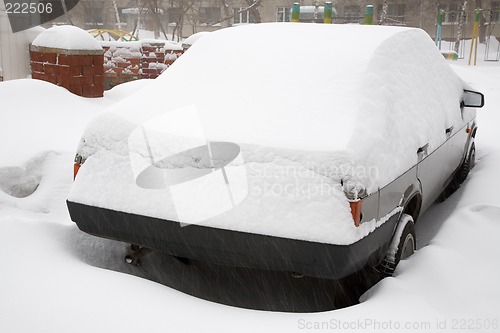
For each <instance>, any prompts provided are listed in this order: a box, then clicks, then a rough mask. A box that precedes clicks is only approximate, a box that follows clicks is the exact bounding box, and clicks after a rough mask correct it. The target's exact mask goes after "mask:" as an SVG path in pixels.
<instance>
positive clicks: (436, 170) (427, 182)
mask: <svg viewBox="0 0 500 333" xmlns="http://www.w3.org/2000/svg"><path fill="white" fill-rule="evenodd" d="M457 111H458V110H457ZM458 112H460V111H458ZM457 127H458V128H457ZM445 135H446V139H445V141H444V142H443V143H442V144H441V145H440V146H439V147H438V148H437V149H435V150H434V151H432V152H428V144H426V145H424V146H422V147H420V148H419V149H418V151H417V152H416V153H417V155H418V160H419V163H418V165H417V177H418V179H419V181H420V183H421V186H422V209H423V210H424V211H425V210H426V209H427V208H429V206H430V205H432V203H433V202H434V201H435V200H436V199H437V197H438V196H439V195H440V194H441V193H442V192H443V190H444V189H445V187H446V185H448V183H449V182H450V180H451V177H452V176H453V174H454V172H455V170H456V169H457V168H458V167H459V166H460V164H461V162H462V157H463V156H464V155H463V154H464V149H465V146H466V141H467V133H466V123H465V122H463V121H462V122H459V124H458V126H457V125H455V126H449V127H448V128H446V129H445Z"/></svg>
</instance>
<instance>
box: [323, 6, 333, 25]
mask: <svg viewBox="0 0 500 333" xmlns="http://www.w3.org/2000/svg"><path fill="white" fill-rule="evenodd" d="M332 14H333V6H332V3H331V2H325V10H324V12H323V23H325V24H332V16H333V15H332Z"/></svg>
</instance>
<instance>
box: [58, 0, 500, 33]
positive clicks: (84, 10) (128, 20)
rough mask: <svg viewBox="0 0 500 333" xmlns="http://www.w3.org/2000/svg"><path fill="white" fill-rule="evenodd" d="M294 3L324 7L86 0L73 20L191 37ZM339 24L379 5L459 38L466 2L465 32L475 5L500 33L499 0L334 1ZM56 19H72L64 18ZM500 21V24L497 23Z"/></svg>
mask: <svg viewBox="0 0 500 333" xmlns="http://www.w3.org/2000/svg"><path fill="white" fill-rule="evenodd" d="M294 2H299V3H300V4H301V6H323V2H322V1H315V0H299V1H296V0H114V1H109V0H81V1H80V3H79V5H78V6H77V7H75V8H74V9H73V10H72V11H71V12H70V13H69V15H68V16H69V17H70V18H71V20H72V21H73V22H72V23H73V24H75V25H77V26H80V27H82V28H84V29H93V28H102V29H120V30H125V31H128V32H134V33H137V31H138V30H139V29H140V30H148V31H153V32H154V33H155V36H156V37H160V36H161V35H164V36H166V37H167V38H168V39H178V38H186V37H188V36H190V35H191V34H193V33H196V32H200V31H214V30H217V29H221V28H223V27H228V26H232V25H238V24H248V23H259V22H287V21H290V12H291V7H292V4H293V3H294ZM332 3H333V7H334V9H335V11H336V14H335V17H334V23H340V24H347V23H361V22H362V21H363V17H364V11H365V8H366V6H368V5H373V7H374V13H375V14H374V24H384V25H398V26H408V27H418V28H422V29H424V30H425V31H427V32H428V33H429V35H430V36H431V37H433V38H434V37H435V34H436V23H437V17H438V13H439V11H440V10H443V11H444V14H443V29H442V31H443V32H442V38H443V39H444V40H454V39H456V38H457V33H458V26H459V22H460V21H461V15H462V12H463V11H462V7H463V5H464V3H466V4H467V7H466V12H465V16H464V20H465V22H466V24H465V36H466V37H467V36H468V37H469V38H470V35H471V33H472V27H473V21H474V9H476V8H481V9H483V11H482V12H481V21H480V33H481V36H480V37H481V39H484V37H485V36H488V35H492V36H495V37H497V38H498V37H500V1H499V0H496V1H495V0H469V1H464V0H438V1H430V0H385V1H384V0H371V1H368V0H333V1H332ZM56 23H68V22H67V17H66V16H64V17H61V18H59V19H58V22H56ZM497 25H498V27H497Z"/></svg>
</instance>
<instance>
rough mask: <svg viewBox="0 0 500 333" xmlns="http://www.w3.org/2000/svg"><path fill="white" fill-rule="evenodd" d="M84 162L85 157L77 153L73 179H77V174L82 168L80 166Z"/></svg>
mask: <svg viewBox="0 0 500 333" xmlns="http://www.w3.org/2000/svg"><path fill="white" fill-rule="evenodd" d="M83 162H84V161H83V158H82V157H81V156H80V155H79V154H76V156H75V164H74V166H73V180H75V178H76V175H77V173H78V171H79V170H80V167H81V166H82V164H83Z"/></svg>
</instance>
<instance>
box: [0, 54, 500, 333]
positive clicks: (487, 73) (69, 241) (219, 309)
mask: <svg viewBox="0 0 500 333" xmlns="http://www.w3.org/2000/svg"><path fill="white" fill-rule="evenodd" d="M181 58H182V57H181ZM454 63H455V66H454V69H455V70H456V71H457V72H459V73H460V74H461V76H462V77H463V78H464V79H465V81H467V82H469V83H472V84H474V86H475V87H477V89H479V90H481V91H482V92H484V93H485V97H486V105H485V107H484V108H483V109H481V110H480V111H479V112H478V116H477V117H478V121H479V131H478V135H477V140H476V147H477V156H478V161H477V164H476V167H475V168H474V169H473V170H472V172H471V174H470V176H469V177H470V178H468V180H467V181H466V182H465V183H464V185H463V186H462V188H461V189H460V190H459V191H458V192H457V193H455V194H454V195H453V196H452V197H451V198H449V199H448V201H446V202H445V203H442V204H439V205H435V206H433V207H432V208H431V210H430V211H429V212H428V213H427V214H426V215H425V216H424V217H423V219H421V220H420V221H419V223H418V224H417V238H418V237H419V233H421V234H423V235H424V236H425V237H422V238H420V239H419V242H423V244H425V245H427V246H425V247H423V248H421V249H420V250H419V251H418V252H417V253H416V254H415V255H414V256H412V257H411V258H410V259H409V260H407V261H404V262H401V263H400V265H399V266H398V268H397V270H396V275H395V277H393V278H387V279H384V280H382V281H381V282H380V283H378V284H377V285H376V286H375V287H373V288H372V289H371V290H369V292H367V293H366V294H365V295H364V296H363V297H362V302H361V304H359V305H356V306H353V307H350V308H345V309H342V310H335V311H326V312H322V313H308V314H289V313H279V312H264V311H253V310H245V309H239V308H233V307H228V306H223V305H219V304H216V303H213V302H207V301H203V300H200V299H197V298H195V297H192V296H189V295H185V294H183V293H181V292H178V291H175V290H173V289H171V288H169V287H166V286H163V285H160V284H158V283H155V282H151V281H148V280H144V279H141V278H138V277H136V276H131V275H127V274H123V273H120V272H116V271H110V270H106V269H101V268H97V267H95V266H92V265H90V264H89V263H88V262H93V263H94V264H96V263H97V265H101V266H104V267H113V263H115V264H114V265H115V266H116V265H118V264H116V263H117V262H120V261H123V257H122V256H123V253H124V251H125V250H124V248H125V245H123V244H121V243H118V242H111V241H103V240H101V239H99V238H96V237H92V236H88V235H85V234H83V233H82V232H81V231H79V230H78V228H77V227H76V225H75V224H74V223H73V222H71V221H70V219H69V216H68V214H67V211H66V206H65V199H66V198H67V196H68V194H69V191H70V188H71V186H72V179H71V178H72V160H73V156H74V142H76V141H78V139H79V137H80V134H81V130H82V128H81V127H80V128H79V129H77V130H75V131H66V129H68V128H72V127H73V126H84V125H85V123H88V122H89V121H90V119H91V118H92V117H93V116H94V114H95V112H93V111H92V110H94V108H95V109H96V110H97V108H100V107H99V106H98V105H100V103H103V104H106V103H109V104H111V103H113V102H116V101H117V100H119V99H120V98H122V97H123V96H126V95H128V94H130V93H131V91H128V89H127V85H128V84H136V85H137V86H135V87H133V88H131V89H130V90H132V91H133V90H136V89H137V88H139V87H142V85H143V84H147V85H149V84H151V81H150V80H146V81H143V82H141V81H137V82H134V83H127V84H124V85H121V86H118V87H116V88H114V89H113V90H111V91H110V92H109V94H111V95H113V94H112V93H116V94H114V96H111V95H109V96H108V95H106V96H105V98H103V99H97V101H96V102H95V103H92V108H89V109H88V111H89V112H88V113H83V114H81V113H80V112H78V111H75V110H79V109H80V108H82V109H83V107H82V106H81V105H79V104H80V102H82V101H84V100H83V99H81V100H80V99H75V98H74V95H72V94H70V93H69V92H66V91H65V90H63V89H61V88H57V89H50V88H49V86H48V85H49V84H48V83H38V82H37V81H33V82H30V81H27V80H22V81H11V82H3V83H0V94H1V96H2V98H1V99H0V100H1V101H2V104H1V109H0V116H1V118H0V119H1V122H0V125H1V126H3V127H2V128H1V131H0V135H2V140H1V141H0V142H2V143H1V144H0V148H1V149H2V153H1V154H0V169H2V168H3V167H5V166H9V167H22V168H24V167H25V165H26V164H25V163H26V162H28V161H29V160H32V159H33V160H36V159H38V161H39V162H38V164H39V165H40V167H39V168H38V173H39V174H40V175H41V183H40V185H39V186H38V188H37V190H36V191H35V193H33V194H32V195H31V196H29V197H26V198H15V197H12V196H9V195H8V194H6V193H3V191H0V244H1V248H2V249H3V253H4V257H3V258H2V259H3V260H2V265H1V266H0V276H1V283H0V331H2V332H52V333H58V332H61V333H63V332H69V331H70V332H96V333H99V332H103V333H104V332H106V333H107V332H115V331H119V332H124V333H126V332H134V333H135V332H166V331H169V332H181V331H182V332H317V331H321V329H320V328H323V330H324V331H328V330H329V331H343V332H355V331H362V332H420V331H427V332H457V331H460V332H498V327H499V326H498V324H499V323H500V315H499V312H498V309H500V284H499V283H498V277H499V276H500V265H499V261H498V258H499V257H500V247H498V246H497V244H498V243H499V242H500V223H499V221H500V200H499V198H498V190H497V189H498V188H500V177H499V176H498V170H499V169H500V131H498V124H500V113H499V112H498V109H499V106H500V87H499V85H498V82H499V81H500V66H499V64H498V63H483V62H479V66H477V67H467V66H465V65H464V64H463V62H462V61H457V62H454ZM32 84H40V85H37V86H33V85H32ZM41 84H45V85H47V87H43V86H42V85H41ZM34 88H36V89H34ZM118 88H120V89H121V90H122V91H117V90H116V89H118ZM49 89H50V90H49ZM115 90H116V91H115ZM5 91H6V92H5ZM27 91H29V92H30V96H31V97H32V98H30V99H27V98H21V99H20V98H19V97H22V96H26V92H27ZM107 94H108V93H107ZM65 95H66V97H64V96H65ZM163 96H164V95H161V96H160V97H161V98H163ZM108 97H109V99H108ZM54 101H57V103H55V102H54ZM21 102H22V103H24V104H21V106H19V105H20V104H19V103H21ZM82 103H83V102H82ZM83 104H84V106H87V103H83ZM42 110H43V111H42ZM41 112H43V114H41ZM68 114H71V115H73V116H75V117H76V118H77V119H78V121H75V120H74V118H71V117H69V116H68ZM44 115H48V116H46V118H47V120H46V121H44V122H41V120H44V118H45V116H44ZM5 123H7V124H10V126H6V125H4V124H5ZM37 128H41V129H40V132H36V133H37V134H32V131H33V130H34V129H37ZM11 144H12V145H14V144H15V149H14V148H13V147H12V146H11ZM51 145H53V146H51ZM47 150H50V151H54V152H52V153H48V154H46V155H45V156H43V153H44V152H45V151H47ZM40 154H42V155H40ZM28 169H29V168H28ZM27 177H29V175H27ZM21 178H22V177H21ZM419 228H421V229H419ZM429 230H431V231H429ZM82 253H84V255H83V256H82ZM118 267H119V268H118V270H119V271H121V272H126V270H125V269H123V267H122V266H118ZM242 288H244V286H242ZM461 327H463V328H462V329H461ZM315 328H316V329H315Z"/></svg>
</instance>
